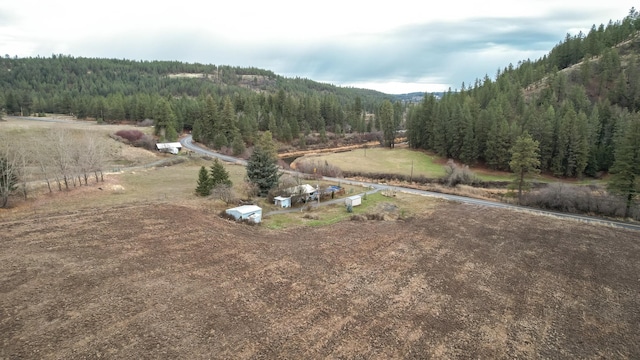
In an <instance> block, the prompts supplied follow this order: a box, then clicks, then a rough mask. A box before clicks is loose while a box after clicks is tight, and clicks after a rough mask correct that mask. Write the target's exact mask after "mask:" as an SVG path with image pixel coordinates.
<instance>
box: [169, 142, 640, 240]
mask: <svg viewBox="0 0 640 360" xmlns="http://www.w3.org/2000/svg"><path fill="white" fill-rule="evenodd" d="M180 143H181V144H182V146H184V147H185V148H187V149H190V150H192V151H195V152H198V153H201V154H205V155H209V156H212V157H217V158H219V159H221V160H224V161H228V162H231V163H236V164H242V165H246V164H247V162H246V161H245V160H242V159H237V158H234V157H232V156H227V155H222V154H219V153H216V152H213V151H210V150H207V149H205V148H202V147H200V146H198V145H196V144H194V143H193V139H192V138H191V135H189V136H187V137H185V138H183V139H182V140H180ZM285 172H287V173H291V174H296V172H295V171H290V170H285ZM323 179H324V180H327V181H333V182H336V183H338V182H339V183H342V184H349V185H362V186H364V187H369V188H370V189H371V190H369V191H367V193H369V194H370V193H374V192H377V191H380V190H386V189H391V190H395V191H396V192H402V193H407V194H414V195H421V196H429V197H437V198H441V199H446V200H451V201H457V202H461V203H465V204H472V205H478V206H486V207H493V208H501V209H510V210H515V211H527V212H532V213H536V214H541V215H546V216H555V217H559V218H565V219H573V220H578V221H584V222H588V223H597V224H603V225H609V226H616V227H621V228H626V229H630V230H637V231H640V224H632V223H624V222H619V221H612V220H607V219H602V218H596V217H591V216H584V215H574V214H567V213H560V212H554V211H546V210H540V209H535V208H530V207H526V206H518V205H511V204H505V203H501V202H496V201H489V200H481V199H474V198H468V197H464V196H459V195H450V194H442V193H437V192H433V191H425V190H417V189H411V188H406V187H400V186H389V185H385V184H378V183H372V182H365V181H354V180H348V179H341V178H331V177H324V178H323ZM340 201H342V199H338V200H337V201H333V202H331V201H330V202H324V203H325V204H330V203H334V202H340ZM321 204H322V202H321ZM293 211H296V210H293Z"/></svg>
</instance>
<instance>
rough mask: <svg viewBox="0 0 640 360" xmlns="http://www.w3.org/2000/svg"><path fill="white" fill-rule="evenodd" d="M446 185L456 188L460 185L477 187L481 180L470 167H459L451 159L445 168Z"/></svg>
mask: <svg viewBox="0 0 640 360" xmlns="http://www.w3.org/2000/svg"><path fill="white" fill-rule="evenodd" d="M444 172H445V176H444V178H443V179H444V184H445V185H447V186H450V187H454V186H456V185H458V184H464V185H476V184H479V183H480V179H478V177H477V176H476V174H474V173H473V171H471V170H470V169H469V166H467V165H464V166H459V165H458V164H456V162H455V161H453V160H451V159H449V161H447V165H445V167H444Z"/></svg>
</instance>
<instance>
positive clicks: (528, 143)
mask: <svg viewBox="0 0 640 360" xmlns="http://www.w3.org/2000/svg"><path fill="white" fill-rule="evenodd" d="M538 150H539V144H538V142H537V141H535V140H533V138H532V137H531V135H529V134H528V133H524V134H523V135H521V136H520V137H518V138H517V139H516V141H515V143H514V145H513V147H512V148H511V161H510V162H509V167H510V168H511V171H513V172H514V173H515V174H516V179H515V180H514V185H515V186H516V188H517V189H518V203H520V202H521V201H522V191H523V190H525V189H527V187H528V184H527V182H526V179H525V176H526V175H527V174H530V173H538V172H539V171H540V170H539V169H538V168H539V167H540V155H539V154H538Z"/></svg>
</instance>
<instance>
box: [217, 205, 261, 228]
mask: <svg viewBox="0 0 640 360" xmlns="http://www.w3.org/2000/svg"><path fill="white" fill-rule="evenodd" d="M225 212H226V213H227V214H229V215H231V216H233V217H234V218H235V219H236V220H249V221H252V222H254V223H256V224H257V223H259V222H260V221H262V208H261V207H259V206H256V205H242V206H238V207H234V208H231V209H227V210H226V211H225Z"/></svg>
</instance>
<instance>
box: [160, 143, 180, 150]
mask: <svg viewBox="0 0 640 360" xmlns="http://www.w3.org/2000/svg"><path fill="white" fill-rule="evenodd" d="M171 148H174V149H180V148H182V144H180V143H179V142H170V143H157V144H156V149H158V150H160V149H171Z"/></svg>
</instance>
